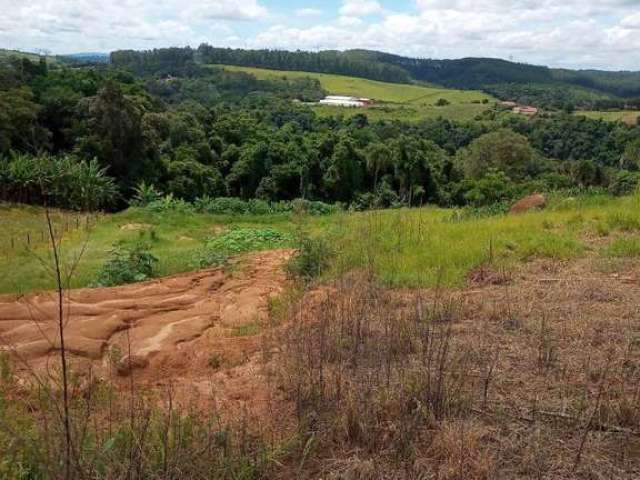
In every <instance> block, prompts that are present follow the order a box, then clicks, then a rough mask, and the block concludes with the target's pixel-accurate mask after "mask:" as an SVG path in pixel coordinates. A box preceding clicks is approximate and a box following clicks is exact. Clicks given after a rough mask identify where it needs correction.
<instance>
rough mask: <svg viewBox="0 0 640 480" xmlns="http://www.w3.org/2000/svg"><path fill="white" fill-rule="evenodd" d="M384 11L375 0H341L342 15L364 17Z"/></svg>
mask: <svg viewBox="0 0 640 480" xmlns="http://www.w3.org/2000/svg"><path fill="white" fill-rule="evenodd" d="M383 12H384V9H383V8H382V5H380V3H378V2H377V1H376V0H343V2H342V7H341V8H340V15H341V16H343V17H366V16H369V15H378V14H381V13H383Z"/></svg>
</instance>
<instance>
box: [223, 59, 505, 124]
mask: <svg viewBox="0 0 640 480" xmlns="http://www.w3.org/2000/svg"><path fill="white" fill-rule="evenodd" d="M224 68H225V69H227V70H231V71H241V72H247V73H250V74H252V75H254V76H256V77H257V78H262V79H265V78H274V77H277V78H281V77H286V78H303V77H311V78H317V79H318V80H319V81H320V84H321V85H322V88H324V89H325V90H326V91H327V92H329V93H330V94H335V95H349V96H358V97H367V98H371V99H373V100H375V101H376V102H377V105H376V106H375V107H373V108H369V109H367V110H362V109H353V108H341V107H327V106H317V107H314V108H315V110H316V111H317V112H318V114H320V115H324V116H330V115H336V114H344V115H348V116H351V115H355V114H357V113H366V115H367V116H368V117H370V119H372V120H376V119H380V118H393V119H398V120H407V121H418V120H420V119H423V118H434V117H440V116H442V117H445V118H450V119H452V120H468V119H472V118H474V117H475V116H476V115H478V114H479V113H482V112H483V111H485V110H486V109H487V108H488V106H489V105H488V104H486V103H485V104H483V103H482V102H483V101H487V102H489V104H491V103H493V102H495V101H496V100H495V99H494V98H492V97H491V96H489V95H487V94H485V93H483V92H479V91H475V90H453V89H447V88H442V87H431V86H424V85H406V84H398V83H386V82H378V81H374V80H367V79H363V78H355V77H347V76H343V75H330V74H324V73H309V72H296V71H279V70H267V69H262V68H251V67H236V66H228V65H225V66H224ZM441 98H442V99H445V100H447V101H448V102H449V103H450V104H449V105H446V106H442V107H438V106H436V102H437V101H438V100H439V99H441Z"/></svg>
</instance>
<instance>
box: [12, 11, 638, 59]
mask: <svg viewBox="0 0 640 480" xmlns="http://www.w3.org/2000/svg"><path fill="white" fill-rule="evenodd" d="M0 11H1V12H3V13H2V15H0V47H3V48H14V49H23V50H30V51H33V50H36V49H43V50H47V51H51V52H53V53H74V52H87V51H105V52H106V51H111V50H115V49H121V48H134V49H147V48H154V47H166V46H184V45H192V46H197V45H198V44H200V43H202V42H207V43H210V44H212V45H216V46H230V47H246V48H281V49H304V50H315V49H339V50H344V49H349V48H370V49H378V50H383V51H387V52H393V53H398V54H402V55H408V56H417V57H428V58H460V57H465V56H489V57H500V58H506V59H513V60H516V61H521V62H528V63H536V64H545V65H550V66H563V67H571V68H605V69H610V70H617V69H629V70H640V54H638V52H640V0H597V1H596V0H563V1H557V0H400V1H388V0H328V1H319V0H314V1H302V0H300V1H286V0H0Z"/></svg>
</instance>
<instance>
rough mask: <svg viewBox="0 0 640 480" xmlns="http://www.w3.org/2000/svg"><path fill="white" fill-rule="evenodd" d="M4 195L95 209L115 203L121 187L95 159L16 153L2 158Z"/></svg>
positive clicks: (0, 178) (0, 175)
mask: <svg viewBox="0 0 640 480" xmlns="http://www.w3.org/2000/svg"><path fill="white" fill-rule="evenodd" d="M0 199H4V200H8V201H14V202H20V203H30V204H42V203H44V201H45V200H46V202H47V203H48V204H49V205H50V206H54V207H61V208H68V209H72V210H86V211H94V210H97V209H101V208H109V207H112V206H114V204H115V202H116V201H117V199H118V189H117V187H116V184H115V181H114V179H113V178H111V177H109V176H108V175H107V170H106V169H105V168H102V167H100V165H99V164H98V161H97V160H95V159H93V160H90V161H85V160H80V159H79V158H77V157H75V156H73V155H66V156H63V157H53V156H47V155H42V156H30V155H13V156H11V157H8V158H0Z"/></svg>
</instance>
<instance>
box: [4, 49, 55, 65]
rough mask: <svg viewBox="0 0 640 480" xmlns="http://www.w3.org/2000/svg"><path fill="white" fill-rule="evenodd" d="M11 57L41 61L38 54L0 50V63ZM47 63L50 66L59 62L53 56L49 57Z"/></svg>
mask: <svg viewBox="0 0 640 480" xmlns="http://www.w3.org/2000/svg"><path fill="white" fill-rule="evenodd" d="M11 57H24V58H27V59H29V60H30V61H32V62H39V61H40V55H38V54H36V53H28V52H20V51H18V50H7V49H4V48H0V61H2V60H7V59H9V58H11ZM47 63H49V64H50V65H52V64H56V63H57V60H56V58H55V57H53V56H48V57H47Z"/></svg>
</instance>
